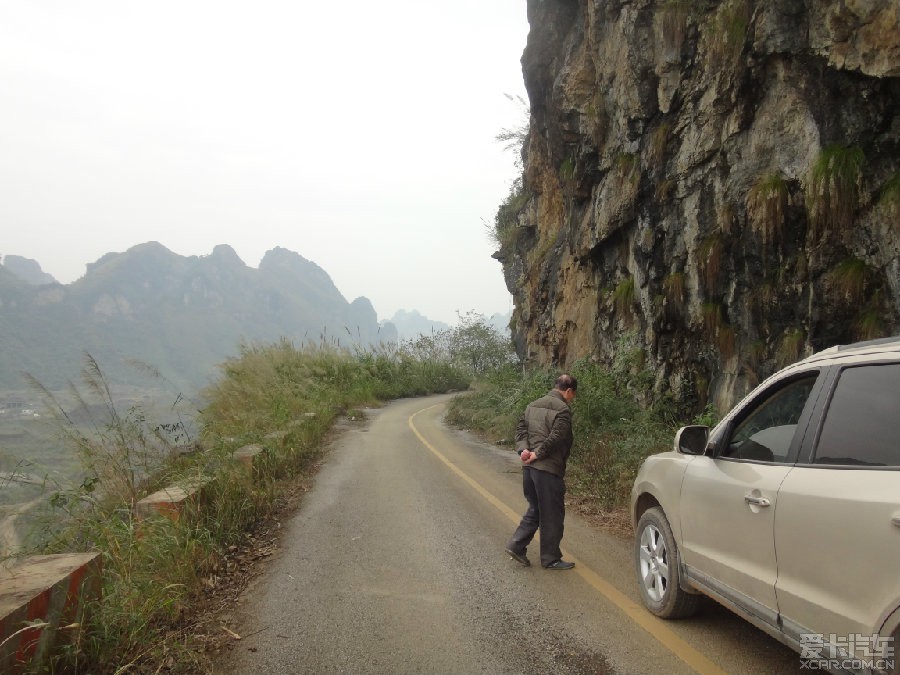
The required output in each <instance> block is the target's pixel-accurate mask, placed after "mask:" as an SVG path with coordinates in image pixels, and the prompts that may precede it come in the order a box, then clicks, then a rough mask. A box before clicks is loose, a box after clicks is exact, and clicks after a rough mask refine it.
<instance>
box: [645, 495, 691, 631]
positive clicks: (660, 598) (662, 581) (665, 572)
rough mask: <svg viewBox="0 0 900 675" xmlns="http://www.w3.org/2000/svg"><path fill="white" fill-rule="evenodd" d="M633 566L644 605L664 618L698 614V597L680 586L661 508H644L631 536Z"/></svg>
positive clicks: (673, 548) (676, 560)
mask: <svg viewBox="0 0 900 675" xmlns="http://www.w3.org/2000/svg"><path fill="white" fill-rule="evenodd" d="M634 564H635V571H636V572H637V578H638V587H639V588H640V590H641V600H642V601H643V602H644V606H645V607H646V608H647V609H649V610H650V611H651V612H652V613H653V614H655V615H656V616H658V617H661V618H663V619H679V618H682V617H687V616H691V615H692V614H694V613H695V612H696V611H697V607H698V605H699V602H700V596H699V595H695V594H693V593H688V592H687V591H685V590H684V589H683V588H682V587H681V584H680V581H681V567H680V565H679V558H678V546H677V545H676V544H675V537H674V536H672V528H671V527H670V526H669V521H668V520H666V516H665V515H664V514H663V512H662V509H660V508H659V507H654V508H652V509H647V510H646V511H645V512H644V514H643V515H642V516H641V519H640V520H639V521H638V525H637V530H636V531H635V537H634Z"/></svg>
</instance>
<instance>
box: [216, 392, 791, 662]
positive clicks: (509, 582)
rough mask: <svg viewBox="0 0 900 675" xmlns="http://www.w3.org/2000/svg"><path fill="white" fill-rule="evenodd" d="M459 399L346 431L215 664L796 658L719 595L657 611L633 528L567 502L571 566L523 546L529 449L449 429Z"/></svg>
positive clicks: (411, 402) (380, 414)
mask: <svg viewBox="0 0 900 675" xmlns="http://www.w3.org/2000/svg"><path fill="white" fill-rule="evenodd" d="M448 400H449V397H448V396H438V397H429V398H421V399H406V400H402V401H398V402H395V403H393V404H391V405H389V406H387V407H385V408H382V409H380V410H377V411H372V414H371V416H370V421H369V422H368V423H367V424H366V425H365V426H364V427H361V428H358V429H353V430H350V431H347V432H345V433H344V434H342V435H341V436H340V438H339V439H338V440H337V441H336V442H335V444H334V447H333V448H332V450H331V453H330V455H329V458H328V460H327V461H326V464H325V466H323V467H322V470H321V471H320V473H319V475H318V477H317V479H316V485H315V488H314V489H313V490H312V491H311V492H310V493H309V494H308V495H307V497H306V500H305V502H304V504H303V506H302V507H301V509H300V510H299V511H298V512H297V514H296V515H295V516H294V517H293V518H292V520H291V521H289V522H288V523H287V524H286V527H287V531H286V533H285V536H284V540H283V549H282V550H281V551H280V552H279V554H278V555H277V557H276V559H275V560H274V561H273V563H272V566H271V568H270V570H269V571H268V572H267V573H266V574H265V575H264V576H263V577H261V578H260V580H259V581H258V582H257V583H256V584H255V585H254V586H253V587H252V588H250V589H249V590H248V591H247V593H246V594H245V596H244V599H243V603H242V606H241V608H240V611H239V614H238V616H237V617H236V618H237V621H238V623H237V625H236V626H235V630H236V632H237V633H239V634H241V635H243V636H246V637H245V638H244V639H243V640H241V641H240V642H238V643H236V644H235V649H234V651H233V652H232V653H231V654H230V655H229V656H228V657H226V659H227V661H226V662H223V663H220V664H218V667H217V672H218V673H221V674H223V675H224V674H226V673H228V674H231V673H247V674H249V673H263V674H265V673H559V674H566V673H648V674H655V673H659V674H660V675H669V674H674V675H679V674H687V673H695V672H696V673H722V672H730V673H746V674H748V675H757V674H759V673H793V672H799V659H798V657H797V656H796V655H795V654H794V653H793V652H791V651H790V650H788V649H787V648H785V647H783V646H781V645H780V644H778V643H777V642H775V641H774V640H772V639H770V638H768V637H767V636H766V635H764V634H762V633H761V632H760V631H758V630H756V629H755V628H753V627H752V626H750V625H749V624H747V623H745V622H743V621H741V620H740V619H738V618H737V617H735V616H733V615H732V614H730V613H729V612H728V611H727V610H724V609H722V608H720V607H719V606H717V605H715V603H712V602H710V603H708V605H707V606H705V607H704V610H703V612H702V613H701V615H700V616H698V617H696V618H695V619H692V620H690V621H681V622H664V621H660V620H658V619H656V618H655V617H652V616H650V615H649V614H648V613H647V612H645V611H644V610H643V609H642V608H641V607H640V606H639V601H638V597H637V594H636V590H635V588H634V582H633V578H632V570H631V562H630V561H631V553H630V543H629V542H628V541H623V540H621V539H618V538H615V537H611V536H609V535H606V534H604V533H603V532H599V531H597V530H595V529H592V528H590V527H589V526H587V525H585V524H584V523H583V522H581V521H580V520H579V519H578V518H577V517H575V516H574V515H573V514H569V515H568V516H567V519H566V536H565V539H564V540H563V550H564V552H565V554H566V557H567V558H569V559H573V560H576V561H577V567H576V569H575V570H573V571H568V572H556V571H548V570H543V569H541V568H540V566H539V565H535V566H534V567H530V568H523V567H520V566H519V565H517V564H516V563H514V562H513V561H511V560H510V559H509V557H508V556H507V555H506V554H505V553H504V552H503V544H504V543H505V541H506V539H507V538H508V537H509V535H510V533H511V532H512V530H513V529H514V527H515V524H516V522H517V520H518V516H519V514H520V512H521V511H522V510H523V509H524V507H525V501H524V498H523V497H522V494H521V474H520V468H519V465H518V458H517V457H516V456H515V455H514V454H513V453H512V452H510V451H509V450H502V449H498V448H494V447H492V446H487V445H484V444H481V443H479V442H477V441H475V440H474V439H472V438H470V437H468V436H467V435H465V434H460V433H458V432H454V431H451V430H448V429H446V428H445V427H443V426H442V425H441V423H440V418H441V415H442V413H443V411H444V409H445V405H446V402H447V401H448ZM532 548H533V549H534V550H533V551H532V552H531V558H532V560H533V561H535V562H536V560H537V548H536V542H535V545H533V546H532Z"/></svg>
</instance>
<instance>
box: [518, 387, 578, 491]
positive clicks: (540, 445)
mask: <svg viewBox="0 0 900 675" xmlns="http://www.w3.org/2000/svg"><path fill="white" fill-rule="evenodd" d="M571 449H572V411H571V410H570V409H569V405H568V403H566V402H565V400H564V399H563V396H562V392H560V391H559V390H557V389H552V390H551V391H550V392H549V393H548V394H547V395H546V396H542V397H541V398H539V399H538V400H536V401H533V402H532V403H529V404H528V407H526V408H525V412H524V413H523V414H522V418H521V419H520V420H519V423H518V424H517V425H516V452H517V453H519V454H522V451H523V450H531V451H532V452H534V453H536V454H537V459H536V460H535V461H534V462H532V463H531V464H529V465H528V466H531V467H533V468H535V469H539V470H541V471H546V472H548V473H552V474H555V475H557V476H559V477H560V478H562V477H564V476H565V474H566V460H567V459H568V458H569V451H570V450H571Z"/></svg>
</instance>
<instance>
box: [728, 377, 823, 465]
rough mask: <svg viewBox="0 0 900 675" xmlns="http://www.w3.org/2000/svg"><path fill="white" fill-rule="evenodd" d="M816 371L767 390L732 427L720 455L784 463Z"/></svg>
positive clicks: (813, 382)
mask: <svg viewBox="0 0 900 675" xmlns="http://www.w3.org/2000/svg"><path fill="white" fill-rule="evenodd" d="M817 375H818V373H812V374H809V375H805V376H803V377H802V378H800V379H796V380H793V381H791V382H789V383H788V384H787V385H785V386H783V387H779V388H778V389H777V390H775V391H774V392H769V393H768V394H767V395H766V396H765V397H764V398H763V400H762V401H761V402H759V403H758V404H756V405H754V406H753V407H752V408H751V410H750V412H749V413H748V414H745V415H744V416H743V417H742V419H740V421H739V422H738V424H737V426H736V427H735V428H734V431H733V432H732V434H731V436H730V438H729V439H728V442H727V443H726V444H725V447H724V450H723V452H722V453H721V454H720V457H729V458H731V459H751V460H756V461H761V462H784V461H785V460H786V459H787V456H788V452H789V450H790V448H791V441H792V440H793V438H794V432H795V431H796V429H797V423H798V422H799V421H800V416H801V415H802V414H803V409H804V407H805V406H806V401H807V399H809V395H810V393H811V392H812V390H813V386H814V385H815V383H816V377H817Z"/></svg>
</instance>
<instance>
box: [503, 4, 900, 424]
mask: <svg viewBox="0 0 900 675" xmlns="http://www.w3.org/2000/svg"><path fill="white" fill-rule="evenodd" d="M528 19H529V22H530V24H531V31H530V34H529V36H528V43H527V46H526V49H525V52H524V54H523V56H522V65H523V72H524V76H525V84H526V88H527V91H528V95H529V99H530V105H531V119H530V128H529V132H528V135H527V139H526V141H525V146H524V148H523V158H524V161H525V170H524V174H523V181H522V185H521V191H519V192H515V191H514V192H513V194H511V195H510V198H509V200H508V201H507V203H506V204H505V205H504V206H503V207H501V210H500V213H498V220H497V233H498V238H499V240H500V241H501V247H500V250H499V251H498V252H497V253H496V254H495V257H497V258H498V259H499V260H500V261H501V263H502V264H503V269H504V274H505V277H506V283H507V287H508V288H509V290H510V292H511V293H512V294H513V296H514V298H515V312H514V316H513V327H514V337H515V340H516V343H517V345H518V346H519V350H520V352H521V355H522V356H524V357H526V358H527V359H528V360H529V361H531V362H533V363H537V364H540V365H544V366H549V365H555V366H559V367H567V366H569V365H571V364H572V363H573V362H574V361H575V360H577V359H580V358H593V359H595V360H600V361H603V362H612V361H613V360H614V359H615V358H616V357H617V356H620V355H623V354H626V353H627V354H630V355H632V356H633V355H634V354H636V353H639V354H640V355H641V356H642V358H643V363H644V364H645V365H646V366H648V367H650V368H651V369H653V371H654V372H655V373H657V378H656V383H655V388H656V392H657V393H658V394H659V393H667V392H671V393H673V395H674V396H675V398H677V399H678V400H681V401H684V402H686V404H687V406H688V407H689V408H691V409H693V410H697V409H699V408H702V406H704V405H705V404H707V403H708V402H712V403H715V404H717V405H718V406H719V407H720V408H724V407H727V406H729V405H730V404H731V403H733V402H734V401H735V400H736V399H737V398H738V397H740V396H742V395H743V394H744V393H746V392H747V391H749V389H750V388H752V387H753V386H755V385H756V384H757V383H759V382H760V381H761V379H763V378H764V377H765V376H767V375H769V374H770V373H771V372H773V371H774V370H776V369H777V368H778V367H779V366H780V365H782V364H783V363H786V362H789V361H792V360H794V359H795V358H797V357H799V356H802V355H803V354H805V353H808V352H811V351H814V350H818V349H821V348H824V347H827V346H830V345H833V344H837V343H846V342H850V341H855V340H859V339H866V338H873V337H880V336H883V335H890V334H893V333H896V332H897V331H898V330H900V4H898V3H897V2H896V0H866V1H861V0H856V1H854V0H840V1H838V0H835V1H833V2H832V1H830V0H761V1H757V2H751V1H750V0H726V1H724V2H723V1H715V0H713V1H705V2H704V1H688V0H657V1H651V0H633V1H629V0H619V1H615V0H608V1H604V2H600V1H597V0H592V1H587V0H529V1H528Z"/></svg>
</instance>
